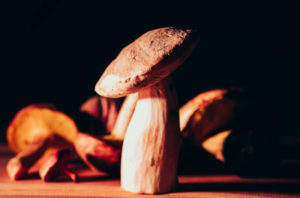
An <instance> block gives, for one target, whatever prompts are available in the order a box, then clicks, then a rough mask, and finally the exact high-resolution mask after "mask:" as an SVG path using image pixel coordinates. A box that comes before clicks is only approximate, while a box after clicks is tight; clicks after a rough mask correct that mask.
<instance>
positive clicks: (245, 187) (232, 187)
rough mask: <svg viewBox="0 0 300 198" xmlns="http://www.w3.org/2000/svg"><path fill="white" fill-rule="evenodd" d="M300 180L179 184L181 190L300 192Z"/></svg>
mask: <svg viewBox="0 0 300 198" xmlns="http://www.w3.org/2000/svg"><path fill="white" fill-rule="evenodd" d="M299 187H300V180H299V181H298V182H277V183H272V182H271V183H260V182H250V183H249V182H247V183H243V182H215V183H184V184H179V187H178V191H179V192H201V191H203V192H204V191H205V192H207V191H214V192H216V191H217V192H218V191H222V192H224V191H225V192H229V191H230V192H282V193H287V192H288V193H300V188H299Z"/></svg>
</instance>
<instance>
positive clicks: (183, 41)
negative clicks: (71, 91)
mask: <svg viewBox="0 0 300 198" xmlns="http://www.w3.org/2000/svg"><path fill="white" fill-rule="evenodd" d="M198 41H199V35H198V33H197V32H196V31H193V30H191V29H188V30H182V29H176V28H174V27H165V28H159V29H154V30H151V31H148V32H146V33H145V34H143V35H142V36H141V37H139V38H137V39H136V40H135V41H134V42H132V43H131V44H129V45H128V46H127V47H125V48H124V49H123V50H122V51H121V52H120V54H119V55H118V56H117V58H116V59H115V60H113V61H112V62H111V63H110V65H109V66H108V67H107V68H106V70H105V71H104V73H103V75H102V76H101V78H100V79H99V81H98V82H97V84H96V86H95V91H96V92H97V93H98V94H99V95H102V96H105V97H113V98H117V97H122V96H125V95H128V94H131V93H134V92H137V91H139V90H140V89H141V88H144V87H147V86H151V85H153V84H155V83H157V82H159V81H160V80H161V79H163V78H165V77H166V76H168V75H169V74H170V73H171V72H173V71H174V70H175V69H176V68H177V67H178V66H179V65H181V64H182V63H183V62H184V61H185V59H186V58H187V57H188V56H189V55H190V54H191V52H192V51H193V49H194V48H195V47H196V45H197V43H198Z"/></svg>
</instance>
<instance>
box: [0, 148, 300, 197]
mask: <svg viewBox="0 0 300 198" xmlns="http://www.w3.org/2000/svg"><path fill="white" fill-rule="evenodd" d="M12 156H13V154H12V153H11V152H10V151H9V149H8V148H7V146H5V145H0V197H61V198H62V197H147V198H149V197H208V198H209V197H221V198H222V197H300V180H299V179H283V178H281V179H276V178H273V179H268V178H255V179H253V178H252V179H249V178H240V177H238V176H236V175H194V176H180V177H179V185H178V188H177V190H176V191H174V192H171V193H167V194H162V195H138V194H132V193H128V192H124V191H123V190H122V189H121V188H120V181H119V179H112V178H109V177H108V176H105V175H103V174H101V173H97V172H94V171H91V170H88V169H80V170H78V174H79V176H80V177H81V181H80V182H78V183H72V182H69V181H63V182H62V181H61V182H51V183H44V182H42V181H41V180H40V179H39V178H38V175H33V176H32V177H31V178H29V179H27V180H22V181H17V182H13V181H10V180H9V178H8V176H7V174H6V169H5V166H6V163H7V161H8V159H9V158H10V157H12Z"/></svg>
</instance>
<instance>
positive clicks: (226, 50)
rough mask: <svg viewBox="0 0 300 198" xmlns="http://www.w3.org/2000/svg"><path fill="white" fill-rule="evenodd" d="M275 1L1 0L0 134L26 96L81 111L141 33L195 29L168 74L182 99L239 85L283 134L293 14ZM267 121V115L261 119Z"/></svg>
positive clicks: (288, 128)
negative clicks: (190, 48) (183, 57)
mask: <svg viewBox="0 0 300 198" xmlns="http://www.w3.org/2000/svg"><path fill="white" fill-rule="evenodd" d="M296 8H297V6H296V5H292V4H290V5H288V4H281V3H257V4H248V3H216V2H214V3H206V4H204V3H199V4H194V3H189V2H188V1H182V2H178V3H177V2H175V1H173V2H172V3H170V2H168V3H167V2H166V3H162V2H160V3H156V2H150V1H146V2H144V3H142V1H140V3H137V2H134V3H130V2H127V1H126V2H125V3H121V4H120V3H119V2H111V3H107V2H106V3H103V2H102V1H77V0H53V1H46V0H42V1H37V0H32V1H21V0H17V1H7V2H6V1H1V3H0V9H1V10H0V11H1V12H0V13H1V15H2V16H1V24H0V25H1V26H0V27H1V33H2V36H1V38H0V46H1V48H0V50H1V60H0V65H1V72H0V75H1V76H0V84H1V103H0V105H1V107H0V118H1V121H0V130H1V136H0V142H4V141H5V129H6V127H7V125H8V123H9V121H10V120H11V119H12V117H13V115H14V114H15V113H16V112H17V111H18V110H19V109H20V108H22V107H24V106H26V105H28V104H31V103H44V102H47V103H54V104H56V105H57V106H58V107H61V108H63V109H66V110H74V109H78V107H79V106H80V104H81V103H82V102H83V101H84V100H85V99H87V98H88V97H89V96H92V95H95V92H94V85H95V83H96V82H97V80H98V78H99V77H100V76H101V74H102V72H103V70H104V69H105V68H106V66H107V65H108V64H109V63H110V62H111V61H112V60H113V59H114V58H115V57H116V55H117V54H118V53H119V51H120V50H121V49H122V48H123V47H125V46H126V45H127V44H129V43H130V42H132V41H133V40H134V39H135V38H137V37H138V36H140V35H141V34H143V33H144V32H146V31H148V30H151V29H154V28H158V27H164V26H182V27H192V28H197V29H198V30H199V31H200V34H201V39H200V43H199V45H198V47H197V48H196V50H195V51H194V52H193V54H192V55H191V56H190V58H189V59H188V60H187V61H186V62H185V63H184V64H183V65H182V66H181V67H179V68H178V70H176V71H175V72H174V73H173V77H174V80H175V83H176V86H177V92H178V97H179V104H180V105H182V104H184V103H185V102H186V101H187V100H188V99H190V98H191V97H193V96H195V95H196V94H198V93H199V92H202V91H205V90H208V89H212V88H219V87H229V86H239V87H243V88H247V89H249V90H251V91H252V92H253V93H255V95H256V96H257V98H259V99H261V100H263V101H266V102H267V103H266V106H265V107H266V109H271V110H272V112H270V114H275V115H276V116H277V117H278V118H279V119H278V120H279V122H274V123H273V124H274V125H277V126H278V128H280V130H281V131H282V132H283V133H297V132H298V131H299V129H300V127H299V125H298V122H299V112H300V105H299V99H300V97H299V96H298V91H299V88H298V85H299V83H298V82H299V80H298V79H299V78H298V70H297V68H296V67H297V66H298V67H299V57H298V56H299V32H297V28H298V26H299V16H298V10H297V9H296ZM266 119H267V118H266Z"/></svg>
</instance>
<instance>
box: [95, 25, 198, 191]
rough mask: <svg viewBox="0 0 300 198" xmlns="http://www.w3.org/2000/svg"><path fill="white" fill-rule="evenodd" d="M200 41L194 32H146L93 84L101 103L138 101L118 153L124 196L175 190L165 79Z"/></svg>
mask: <svg viewBox="0 0 300 198" xmlns="http://www.w3.org/2000/svg"><path fill="white" fill-rule="evenodd" d="M198 40H199V37H198V34H197V33H196V32H195V31H192V30H182V29H176V28H173V27H167V28H160V29H155V30H152V31H149V32H147V33H145V34H144V35H142V36H141V37H139V38H138V39H137V40H135V41H134V42H133V43H131V44H130V45H128V46H127V47H125V48H124V49H123V50H122V51H121V52H120V54H119V55H118V57H117V58H116V59H115V60H114V61H112V63H111V64H110V65H109V66H108V67H107V69H106V70H105V72H104V73H103V75H102V76H101V78H100V80H99V81H98V82H97V84H96V87H95V90H96V92H97V93H98V94H99V95H102V96H105V97H122V96H125V95H128V94H132V93H137V95H138V100H137V103H136V107H135V110H134V112H133V115H132V118H131V120H130V123H129V126H128V128H127V132H126V135H125V139H124V143H123V150H122V162H121V185H122V188H123V189H125V190H127V191H130V192H135V193H147V194H158V193H164V192H169V191H171V190H172V189H174V187H175V186H176V183H177V163H178V153H179V149H180V133H179V115H178V106H177V95H176V89H175V87H174V85H173V83H172V79H171V77H168V76H169V75H170V74H171V73H172V72H173V71H174V70H175V69H176V68H177V67H178V66H179V65H181V64H182V63H183V62H184V61H185V59H186V58H187V57H188V56H189V55H190V53H191V52H192V51H193V49H194V48H195V46H196V45H197V43H198Z"/></svg>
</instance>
